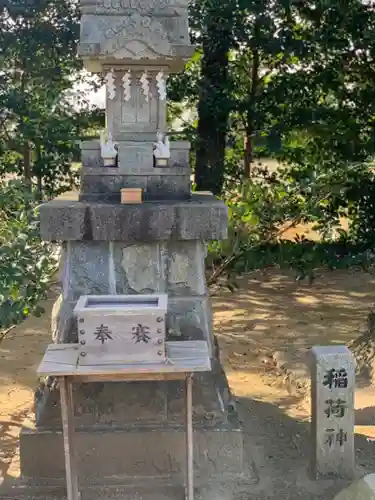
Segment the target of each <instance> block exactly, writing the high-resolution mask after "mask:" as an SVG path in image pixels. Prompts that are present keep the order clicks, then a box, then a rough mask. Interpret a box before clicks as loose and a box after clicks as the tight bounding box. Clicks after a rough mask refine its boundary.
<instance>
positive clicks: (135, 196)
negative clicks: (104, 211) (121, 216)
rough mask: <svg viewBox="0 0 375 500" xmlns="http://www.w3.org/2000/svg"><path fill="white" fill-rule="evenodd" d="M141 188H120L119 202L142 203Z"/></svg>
mask: <svg viewBox="0 0 375 500" xmlns="http://www.w3.org/2000/svg"><path fill="white" fill-rule="evenodd" d="M142 195H143V189H142V188H122V189H121V203H122V204H126V203H142Z"/></svg>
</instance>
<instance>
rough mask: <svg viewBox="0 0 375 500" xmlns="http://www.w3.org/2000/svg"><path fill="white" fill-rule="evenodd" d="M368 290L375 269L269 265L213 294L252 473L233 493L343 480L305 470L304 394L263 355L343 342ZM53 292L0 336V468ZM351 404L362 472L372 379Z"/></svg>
mask: <svg viewBox="0 0 375 500" xmlns="http://www.w3.org/2000/svg"><path fill="white" fill-rule="evenodd" d="M374 290H375V276H373V275H372V274H368V273H363V272H358V271H338V272H331V273H326V274H325V275H322V276H319V277H318V278H317V279H316V281H315V282H314V284H313V285H311V286H309V285H307V284H301V283H299V284H298V283H297V282H296V281H295V279H294V275H293V274H287V273H281V272H279V271H277V270H273V271H269V272H267V273H254V274H252V275H249V276H246V277H244V278H242V279H241V280H240V290H239V291H238V292H236V293H235V294H231V293H230V292H229V291H228V292H226V291H220V293H218V294H216V295H214V296H213V310H214V325H215V332H216V334H217V335H218V338H219V341H220V345H221V350H222V359H223V362H224V364H225V368H226V372H227V375H228V379H229V383H230V385H231V388H232V390H233V393H234V394H235V397H236V401H237V404H238V410H239V412H240V416H241V419H242V422H243V425H244V428H245V440H246V442H245V446H246V451H247V454H248V456H249V460H250V461H251V463H252V465H253V467H254V470H255V472H256V474H257V476H258V483H257V484H256V485H252V486H251V487H248V488H247V490H246V491H244V492H242V493H241V492H240V493H238V494H237V495H236V499H239V500H246V499H248V498H251V499H252V500H255V499H259V500H260V499H261V500H266V499H267V500H269V499H273V498H276V497H279V498H285V499H286V498H288V499H294V498H296V499H297V498H304V499H322V500H323V499H324V500H326V499H327V500H328V499H331V498H333V494H334V493H335V492H336V491H338V489H340V488H341V487H342V485H343V483H342V482H332V481H320V482H314V481H310V479H309V478H308V475H307V467H306V464H307V461H308V455H309V448H308V442H309V436H308V432H309V424H308V421H309V414H310V402H309V397H308V395H301V394H298V393H294V392H292V391H291V390H290V389H288V388H287V387H286V386H285V384H283V377H282V376H280V375H278V374H277V373H275V371H274V369H273V365H272V363H271V361H270V360H271V358H270V356H272V355H274V354H275V352H279V351H281V352H285V353H287V355H288V356H291V359H292V360H293V363H295V366H298V364H299V363H300V362H302V361H303V360H304V358H305V355H306V352H307V351H308V349H309V348H310V347H311V346H312V345H314V344H321V345H322V344H323V345H324V344H332V343H339V344H344V343H346V342H348V341H349V340H351V339H352V338H354V337H355V336H357V335H358V334H359V333H360V332H361V331H363V328H364V327H365V323H366V317H367V315H368V313H369V311H370V310H371V308H372V306H373V303H374V294H373V291H374ZM55 296H56V290H54V291H53V292H51V297H50V298H49V300H47V301H46V303H45V304H44V305H45V307H46V313H45V314H44V315H43V316H42V317H41V318H39V319H38V318H29V319H28V320H27V321H26V322H25V323H24V324H23V325H21V326H19V327H17V328H15V329H13V330H12V331H11V332H10V333H9V334H8V335H7V336H6V338H5V339H4V340H3V341H2V342H1V344H0V478H1V475H3V476H5V475H9V476H15V477H16V476H17V475H18V472H19V471H18V460H17V436H18V433H19V430H20V427H21V426H22V422H23V420H24V419H25V418H26V417H27V416H28V415H29V414H30V413H31V412H32V401H33V391H34V389H35V387H36V377H35V369H36V367H37V365H38V363H39V360H40V359H41V356H42V354H43V352H44V349H45V347H46V345H47V344H48V343H49V342H50V332H49V323H50V312H51V306H52V304H53V301H54V299H55ZM303 376H305V375H304V374H303V373H302V374H301V377H303ZM356 408H357V415H356V419H357V422H356V423H357V424H358V425H357V426H356V433H357V438H356V439H357V441H356V449H357V466H358V474H359V475H361V474H363V473H364V472H365V471H367V470H371V468H372V467H373V465H374V462H375V455H374V451H375V442H374V443H373V442H372V440H371V438H375V388H372V387H363V388H362V387H361V388H360V389H359V390H358V391H357V393H356ZM219 497H225V498H227V495H225V494H223V495H219Z"/></svg>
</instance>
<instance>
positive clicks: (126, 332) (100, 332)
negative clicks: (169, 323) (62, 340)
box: [74, 294, 168, 366]
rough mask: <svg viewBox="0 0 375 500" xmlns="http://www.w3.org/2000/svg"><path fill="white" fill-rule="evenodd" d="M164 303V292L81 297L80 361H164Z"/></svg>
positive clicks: (91, 363)
mask: <svg viewBox="0 0 375 500" xmlns="http://www.w3.org/2000/svg"><path fill="white" fill-rule="evenodd" d="M167 305H168V296H167V295H166V294H155V295H83V296H81V297H80V299H79V300H78V302H77V305H76V307H75V309H74V314H75V316H76V317H77V322H78V338H79V340H78V345H79V353H80V356H81V358H82V359H81V364H82V365H83V364H85V365H88V366H92V365H96V364H119V363H125V362H126V363H164V362H165V359H166V352H165V339H166V331H165V317H166V314H167Z"/></svg>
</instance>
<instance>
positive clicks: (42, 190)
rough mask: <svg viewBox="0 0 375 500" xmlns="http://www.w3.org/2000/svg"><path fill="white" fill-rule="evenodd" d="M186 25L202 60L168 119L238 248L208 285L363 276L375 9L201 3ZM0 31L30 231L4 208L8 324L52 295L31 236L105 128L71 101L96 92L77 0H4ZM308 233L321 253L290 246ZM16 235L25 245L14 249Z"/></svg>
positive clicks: (95, 114)
mask: <svg viewBox="0 0 375 500" xmlns="http://www.w3.org/2000/svg"><path fill="white" fill-rule="evenodd" d="M190 26H191V38H192V41H193V43H194V44H195V45H196V52H195V54H194V56H193V58H192V59H191V60H190V61H189V62H188V64H187V66H186V70H185V71H184V72H183V73H182V74H180V75H175V76H173V77H171V78H170V80H169V84H168V86H169V98H170V103H169V109H168V112H169V119H170V122H173V121H174V120H175V119H176V118H179V121H180V122H181V123H182V126H181V129H180V131H179V135H180V136H182V137H185V138H187V139H189V140H190V141H191V143H192V154H191V163H192V167H193V169H194V174H195V185H194V188H196V189H199V190H210V191H212V192H213V193H215V194H216V195H218V196H221V197H222V198H223V199H224V200H225V201H226V203H227V204H228V206H229V213H230V227H229V239H228V241H226V242H212V243H211V244H210V248H209V249H210V252H209V256H208V259H207V265H208V269H209V270H210V272H211V274H210V277H209V282H210V283H218V282H219V279H220V278H221V277H224V276H225V277H226V281H225V283H226V284H227V285H228V286H229V287H230V288H233V286H234V285H235V283H234V281H233V277H234V276H236V275H237V274H238V273H241V272H244V271H249V270H252V269H257V268H260V267H264V266H268V265H279V266H286V267H293V268H295V269H296V270H297V277H298V278H303V277H304V276H306V275H307V276H309V277H310V278H312V277H313V272H314V269H315V268H316V267H319V266H324V265H326V266H328V267H330V268H334V267H338V266H347V265H353V264H360V265H365V266H369V265H370V264H371V263H372V260H373V255H372V248H373V245H374V243H375V241H374V240H375V237H374V234H375V231H374V229H375V216H374V213H375V187H374V186H375V182H374V174H373V158H374V145H375V144H374V141H375V135H374V119H375V81H374V80H375V69H374V68H375V65H374V53H375V52H374V51H375V11H374V8H373V7H371V6H370V5H368V4H365V3H364V2H362V1H360V0H341V1H340V2H337V1H336V0H315V1H312V0H252V1H249V0H222V1H220V2H218V1H217V0H215V1H214V0H193V1H192V3H191V7H190ZM0 27H1V30H0V64H1V70H0V176H1V177H2V178H4V179H5V180H7V179H8V177H7V176H9V174H15V175H17V176H18V177H19V178H21V179H22V180H23V185H22V186H21V185H19V184H17V183H16V184H15V185H10V184H9V183H8V182H3V183H2V184H1V185H0V197H1V196H2V199H3V200H4V199H8V198H9V199H12V200H13V201H12V204H13V205H12V206H14V204H18V205H17V207H18V208H17V210H16V211H14V214H18V215H15V216H16V217H18V218H19V219H21V220H22V227H21V226H19V225H17V224H18V221H17V220H16V219H15V217H14V216H12V214H11V213H10V212H9V210H7V205H6V204H3V206H2V207H0V210H2V213H3V215H4V217H3V219H2V220H3V226H2V228H0V237H1V238H2V240H1V245H2V247H1V250H2V260H1V272H2V275H3V276H4V279H3V281H2V284H1V286H0V327H5V326H6V325H9V324H11V323H14V322H17V321H21V320H22V318H23V317H24V316H25V315H27V314H29V313H30V312H32V311H33V308H34V305H35V304H37V302H38V299H39V298H40V296H42V295H43V293H44V292H45V288H43V287H39V288H38V287H36V288H35V287H34V289H33V291H30V290H31V289H29V288H27V287H25V281H24V280H23V278H22V276H31V275H33V273H34V274H35V276H38V277H39V278H40V280H39V281H41V282H43V280H44V281H45V279H47V278H46V277H49V276H50V274H51V269H53V266H54V263H53V262H52V261H51V248H49V247H46V246H44V245H42V243H41V242H40V240H39V239H38V235H37V231H36V229H37V213H36V212H35V208H36V206H37V203H38V200H41V199H44V198H50V197H52V196H55V195H56V194H58V193H61V192H63V191H65V190H67V189H71V188H72V187H73V188H74V187H77V182H78V175H77V174H78V171H77V168H76V167H77V163H78V162H79V140H80V139H82V137H85V136H93V135H94V136H96V135H98V130H99V129H100V128H101V127H103V126H104V116H103V110H98V109H95V108H92V107H90V106H89V105H88V96H87V94H86V93H82V92H81V91H77V90H74V89H77V88H78V89H81V88H82V84H83V83H84V82H85V81H87V78H86V76H85V74H84V72H83V71H82V66H81V61H80V60H79V59H78V57H77V56H76V51H77V41H78V32H79V13H78V10H77V3H76V2H71V1H68V0H53V1H52V0H31V1H30V0H4V1H3V2H2V3H1V5H0ZM91 83H92V82H91ZM92 85H93V88H95V85H94V83H92ZM72 89H73V90H72ZM270 159H272V160H274V164H276V163H275V162H276V161H277V162H279V163H278V168H276V169H275V168H270ZM20 214H24V215H22V217H21V215H20ZM343 220H345V224H343ZM301 223H302V224H306V223H313V224H314V227H315V228H316V229H317V230H318V231H319V233H320V235H321V239H320V241H308V240H307V239H306V238H305V237H303V236H299V237H298V239H297V241H295V242H290V241H285V240H284V238H283V235H284V234H285V231H286V230H287V229H288V228H291V227H293V226H296V225H297V224H301ZM35 231H36V232H35ZM10 234H14V235H16V234H19V235H22V236H21V237H20V238H18V237H16V236H15V237H14V245H13V243H12V241H10V243H9V235H10ZM22 241H23V242H24V243H22ZM27 241H31V242H32V244H31V245H29V244H27V243H26V242H27ZM6 243H7V244H6ZM12 262H13V264H12ZM12 266H13V267H14V266H15V267H16V268H17V269H18V271H17V272H15V271H14V269H13V270H12ZM37 266H39V267H37ZM39 269H40V273H39ZM38 273H39V274H38ZM17 290H18V291H17ZM29 299H30V300H29ZM9 308H10V309H9Z"/></svg>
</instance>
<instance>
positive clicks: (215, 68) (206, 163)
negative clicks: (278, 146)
mask: <svg viewBox="0 0 375 500" xmlns="http://www.w3.org/2000/svg"><path fill="white" fill-rule="evenodd" d="M212 10H213V12H212V13H211V14H210V15H207V19H208V25H207V27H206V32H205V35H204V41H203V58H202V77H201V83H200V96H199V103H198V141H197V149H196V154H197V158H196V169H195V182H196V184H197V189H198V190H200V191H211V192H213V193H214V194H215V195H219V194H220V193H221V191H222V188H223V183H224V175H225V171H224V166H225V146H226V136H227V128H228V120H229V113H230V107H229V99H228V94H229V92H228V52H229V49H230V47H231V39H232V32H231V31H232V27H231V22H230V19H229V20H228V16H227V17H225V15H224V14H223V13H222V12H221V9H218V8H217V6H216V7H215V8H214V7H212Z"/></svg>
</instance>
